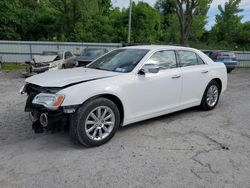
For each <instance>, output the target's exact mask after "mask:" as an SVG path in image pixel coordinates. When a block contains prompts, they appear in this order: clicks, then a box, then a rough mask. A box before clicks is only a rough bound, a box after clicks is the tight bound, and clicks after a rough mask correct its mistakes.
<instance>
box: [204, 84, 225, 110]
mask: <svg viewBox="0 0 250 188" xmlns="http://www.w3.org/2000/svg"><path fill="white" fill-rule="evenodd" d="M220 91H221V88H220V85H219V84H218V82H216V81H215V80H212V81H210V82H209V83H208V85H207V87H206V89H205V91H204V94H203V97H202V100H201V104H200V108H201V110H212V109H213V108H215V106H216V105H217V103H218V101H219V98H220ZM211 92H212V93H211ZM216 94H217V95H216ZM208 98H209V99H208ZM213 99H214V100H213Z"/></svg>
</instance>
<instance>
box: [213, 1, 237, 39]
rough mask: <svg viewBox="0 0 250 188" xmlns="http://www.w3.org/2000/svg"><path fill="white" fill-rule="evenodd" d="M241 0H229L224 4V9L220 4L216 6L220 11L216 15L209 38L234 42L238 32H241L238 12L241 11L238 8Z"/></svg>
mask: <svg viewBox="0 0 250 188" xmlns="http://www.w3.org/2000/svg"><path fill="white" fill-rule="evenodd" d="M240 2H241V0H229V2H226V3H225V5H224V9H223V8H222V6H221V5H219V6H218V9H219V11H220V14H219V15H216V24H215V25H214V26H213V27H212V30H211V38H212V39H213V40H216V41H218V42H223V41H224V42H226V43H235V42H237V38H238V35H239V33H240V32H241V31H240V30H241V19H242V16H239V15H238V13H240V12H241V11H242V9H240V8H239V4H240Z"/></svg>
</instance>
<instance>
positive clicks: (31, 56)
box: [29, 43, 33, 60]
mask: <svg viewBox="0 0 250 188" xmlns="http://www.w3.org/2000/svg"><path fill="white" fill-rule="evenodd" d="M29 47H30V60H32V55H33V53H32V45H31V43H29Z"/></svg>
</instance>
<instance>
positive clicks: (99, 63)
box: [87, 49, 149, 72]
mask: <svg viewBox="0 0 250 188" xmlns="http://www.w3.org/2000/svg"><path fill="white" fill-rule="evenodd" d="M148 51H149V50H145V49H118V50H114V51H112V52H110V53H108V54H106V55H104V56H103V57H101V58H99V59H97V60H96V61H94V62H93V63H91V64H89V65H88V66H87V68H93V69H101V70H107V71H114V72H131V71H132V70H133V69H134V68H135V66H136V65H137V64H138V63H139V62H140V60H141V59H142V58H143V57H144V56H145V55H146V54H147V53H148Z"/></svg>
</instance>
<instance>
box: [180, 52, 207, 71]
mask: <svg viewBox="0 0 250 188" xmlns="http://www.w3.org/2000/svg"><path fill="white" fill-rule="evenodd" d="M178 55H179V59H180V63H181V65H182V66H183V67H187V66H193V65H200V64H204V62H203V60H202V59H201V58H200V57H199V56H198V55H196V53H194V52H190V51H179V52H178Z"/></svg>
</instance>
